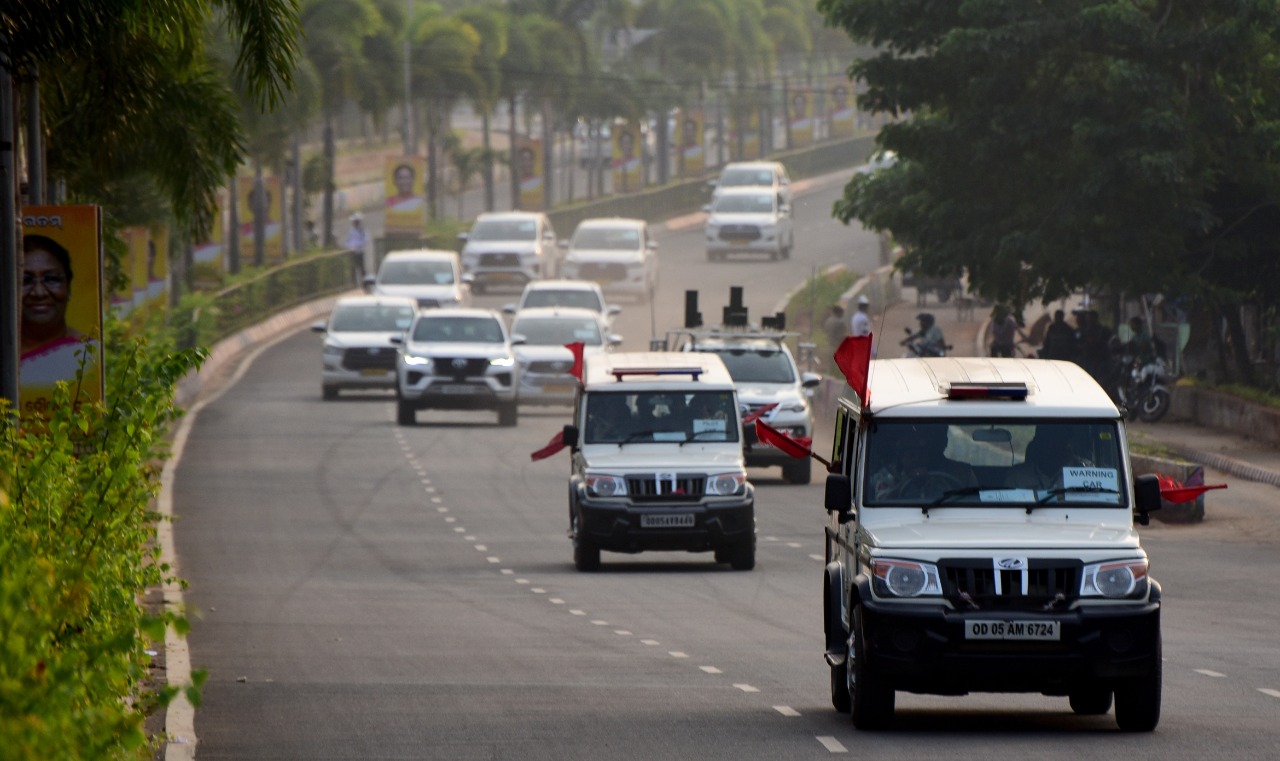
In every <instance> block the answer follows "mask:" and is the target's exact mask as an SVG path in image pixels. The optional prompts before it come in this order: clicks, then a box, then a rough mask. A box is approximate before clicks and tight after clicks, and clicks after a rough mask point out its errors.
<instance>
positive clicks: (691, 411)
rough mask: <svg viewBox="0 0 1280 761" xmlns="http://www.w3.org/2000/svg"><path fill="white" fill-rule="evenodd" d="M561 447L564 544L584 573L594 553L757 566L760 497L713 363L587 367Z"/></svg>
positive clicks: (606, 357)
mask: <svg viewBox="0 0 1280 761" xmlns="http://www.w3.org/2000/svg"><path fill="white" fill-rule="evenodd" d="M564 442H565V444H567V445H568V446H569V447H571V449H572V466H571V470H570V475H569V537H570V539H572V540H573V561H574V565H575V566H576V567H577V568H578V570H580V571H593V570H596V569H597V568H599V567H600V551H601V550H608V551H610V552H626V553H636V552H643V551H646V550H668V551H683V552H712V553H714V556H715V560H716V562H717V563H728V564H729V565H730V566H731V567H733V568H734V569H736V570H743V571H745V570H750V569H751V568H754V567H755V562H756V521H755V490H754V489H753V488H752V487H751V484H750V483H748V482H747V471H746V467H745V465H744V464H743V462H742V443H741V442H742V418H741V416H740V414H739V411H738V401H737V396H736V394H735V393H734V387H733V379H732V378H730V377H729V373H728V371H726V370H725V368H724V363H722V362H721V361H720V360H719V359H718V358H717V357H715V356H713V355H710V354H697V353H690V354H679V353H676V352H637V353H615V354H603V355H600V356H598V357H594V358H592V361H591V362H590V363H588V364H587V368H586V378H585V383H584V384H583V385H582V387H581V388H580V389H579V390H578V393H577V398H576V400H575V403H574V410H573V423H572V424H570V425H567V426H565V429H564Z"/></svg>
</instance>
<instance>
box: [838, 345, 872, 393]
mask: <svg viewBox="0 0 1280 761" xmlns="http://www.w3.org/2000/svg"><path fill="white" fill-rule="evenodd" d="M835 360H836V367H838V368H840V372H842V373H844V379H845V381H846V382H848V384H849V387H850V388H852V389H853V392H854V393H855V394H857V395H858V398H859V399H861V400H862V407H863V409H866V408H868V407H870V406H871V399H870V398H869V397H870V395H871V393H870V391H869V390H868V389H867V382H868V381H869V380H870V377H869V376H870V370H871V334H869V333H868V334H867V335H865V336H847V337H845V339H844V340H843V341H841V342H840V346H839V347H837V348H836V354H835Z"/></svg>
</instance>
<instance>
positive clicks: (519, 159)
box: [515, 138, 546, 211]
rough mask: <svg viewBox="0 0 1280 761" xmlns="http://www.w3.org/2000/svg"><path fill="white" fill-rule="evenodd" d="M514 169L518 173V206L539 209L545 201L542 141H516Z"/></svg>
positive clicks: (531, 209) (525, 208) (528, 209)
mask: <svg viewBox="0 0 1280 761" xmlns="http://www.w3.org/2000/svg"><path fill="white" fill-rule="evenodd" d="M515 164H516V171H517V172H519V175H520V208H521V209H524V210H526V211H541V210H542V207H543V204H545V203H546V201H545V199H546V195H545V193H544V185H545V183H544V178H543V176H542V168H543V166H544V165H545V162H544V161H543V160H542V141H541V140H530V139H529V138H524V139H522V140H520V141H518V142H517V143H516V161H515Z"/></svg>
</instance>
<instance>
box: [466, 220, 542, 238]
mask: <svg viewBox="0 0 1280 761" xmlns="http://www.w3.org/2000/svg"><path fill="white" fill-rule="evenodd" d="M537 239H538V225H537V223H536V222H534V221H533V220H532V219H482V220H479V221H477V222H476V223H475V226H473V227H472V228H471V234H470V235H469V236H467V240H525V241H528V240H537Z"/></svg>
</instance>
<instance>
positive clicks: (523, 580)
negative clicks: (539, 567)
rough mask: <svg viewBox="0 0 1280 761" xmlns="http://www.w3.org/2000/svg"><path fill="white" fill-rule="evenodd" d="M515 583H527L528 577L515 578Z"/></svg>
mask: <svg viewBox="0 0 1280 761" xmlns="http://www.w3.org/2000/svg"><path fill="white" fill-rule="evenodd" d="M516 583H517V584H528V583H529V580H528V579H516Z"/></svg>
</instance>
